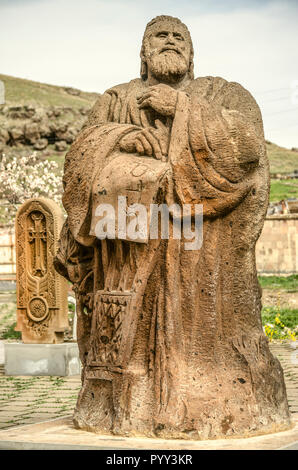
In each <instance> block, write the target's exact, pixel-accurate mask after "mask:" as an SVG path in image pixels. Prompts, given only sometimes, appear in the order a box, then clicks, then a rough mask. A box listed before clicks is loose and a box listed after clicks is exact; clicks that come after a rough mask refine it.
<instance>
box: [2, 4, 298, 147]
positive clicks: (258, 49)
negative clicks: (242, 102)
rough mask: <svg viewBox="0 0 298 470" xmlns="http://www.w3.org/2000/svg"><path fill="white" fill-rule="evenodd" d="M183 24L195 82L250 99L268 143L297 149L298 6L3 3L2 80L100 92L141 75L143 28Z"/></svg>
mask: <svg viewBox="0 0 298 470" xmlns="http://www.w3.org/2000/svg"><path fill="white" fill-rule="evenodd" d="M159 14H169V15H173V16H178V17H179V18H180V19H181V20H182V21H184V22H185V23H186V25H187V26H188V27H189V30H190V32H191V35H192V39H193V43H194V48H195V75H196V76H204V75H213V76H221V77H223V78H226V79H227V80H231V81H237V82H239V83H241V84H242V85H243V86H244V87H245V88H247V89H248V90H249V91H251V92H252V94H253V95H254V96H255V98H256V99H257V101H258V103H259V105H260V106H261V110H262V113H263V118H264V125H265V132H266V137H267V139H269V140H272V141H273V142H276V143H278V144H280V145H284V146H286V147H293V146H295V147H298V60H297V49H298V28H297V19H298V1H295V0H294V1H290V0H288V1H282V0H280V1H273V0H267V1H265V0H264V1H254V0H238V1H236V0H226V1H210V0H209V1H207V0H201V1H196V0H184V1H183V2H181V1H178V0H171V1H170V0H159V1H158V0H148V1H143V0H139V1H137V0H125V1H120V0H118V1H117V0H84V1H82V0H0V72H1V73H4V74H8V75H13V76H16V77H22V78H28V79H31V80H37V81H40V82H45V83H51V84H55V85H69V86H73V87H77V88H80V89H82V90H86V91H97V92H103V91H104V90H105V89H107V88H109V87H111V86H112V85H115V84H118V83H123V82H126V81H128V80H130V79H132V78H135V77H137V76H139V66H140V59H139V51H140V46H141V40H142V36H143V32H144V28H145V26H146V23H147V22H148V21H149V20H150V19H151V18H153V17H154V16H156V15H159Z"/></svg>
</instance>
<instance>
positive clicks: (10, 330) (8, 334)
mask: <svg viewBox="0 0 298 470" xmlns="http://www.w3.org/2000/svg"><path fill="white" fill-rule="evenodd" d="M15 326H16V322H14V323H12V324H11V325H9V326H8V327H7V328H6V329H5V330H4V331H3V333H2V335H1V336H2V339H21V338H22V333H21V332H20V331H15Z"/></svg>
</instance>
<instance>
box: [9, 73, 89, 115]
mask: <svg viewBox="0 0 298 470" xmlns="http://www.w3.org/2000/svg"><path fill="white" fill-rule="evenodd" d="M0 80H2V81H3V82H4V84H5V99H6V102H7V104H9V105H14V104H15V105H18V104H29V103H32V104H35V105H41V106H71V107H74V108H81V107H89V106H91V105H92V104H93V103H94V102H95V100H96V97H97V96H98V95H97V94H96V93H87V92H83V91H81V92H80V95H79V96H74V95H70V94H69V93H67V91H66V90H65V89H64V87H59V86H54V85H47V84H45V83H38V82H33V81H31V80H25V79H23V78H15V77H10V76H8V75H1V74H0Z"/></svg>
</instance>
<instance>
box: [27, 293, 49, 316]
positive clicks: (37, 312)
mask: <svg viewBox="0 0 298 470" xmlns="http://www.w3.org/2000/svg"><path fill="white" fill-rule="evenodd" d="M27 314H28V317H29V318H30V319H31V320H32V321H34V322H41V321H43V320H45V319H46V318H47V316H48V314H49V307H48V304H47V301H46V300H45V299H44V298H43V297H40V296H35V297H32V299H31V300H30V302H29V304H28V308H27Z"/></svg>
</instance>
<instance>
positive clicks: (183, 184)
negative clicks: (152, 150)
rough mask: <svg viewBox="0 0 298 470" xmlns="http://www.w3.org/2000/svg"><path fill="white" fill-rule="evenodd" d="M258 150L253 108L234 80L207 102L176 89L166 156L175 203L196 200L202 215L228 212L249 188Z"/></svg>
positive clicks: (259, 130) (261, 146)
mask: <svg viewBox="0 0 298 470" xmlns="http://www.w3.org/2000/svg"><path fill="white" fill-rule="evenodd" d="M264 152H265V143H264V136H263V127H262V119H261V114H260V111H259V108H258V106H257V104H256V102H255V101H254V99H253V98H252V96H251V95H250V94H249V93H248V92H247V91H246V90H244V88H242V87H241V86H240V85H238V84H229V83H228V82H227V85H226V86H225V87H224V88H223V89H222V90H221V93H220V95H219V97H218V98H217V100H213V101H208V100H207V99H206V98H204V97H203V96H201V95H200V94H199V93H193V94H192V95H191V96H188V95H187V94H186V93H184V92H178V99H177V105H176V113H175V118H174V121H173V126H172V133H171V143H170V149H169V159H170V161H171V164H172V168H173V177H174V183H175V191H176V195H178V198H179V199H180V202H181V203H183V204H186V203H188V204H189V203H192V204H194V203H198V204H199V203H202V204H203V210H204V215H205V216H207V217H208V216H210V217H213V216H217V215H220V214H223V213H225V212H229V211H230V210H232V209H233V208H234V207H236V206H237V205H238V204H239V203H240V202H241V201H242V200H243V199H244V198H245V196H246V195H247V194H248V192H249V191H250V189H251V186H252V184H253V175H254V170H255V168H256V167H257V166H258V164H259V159H260V158H261V156H262V155H263V154H264Z"/></svg>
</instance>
